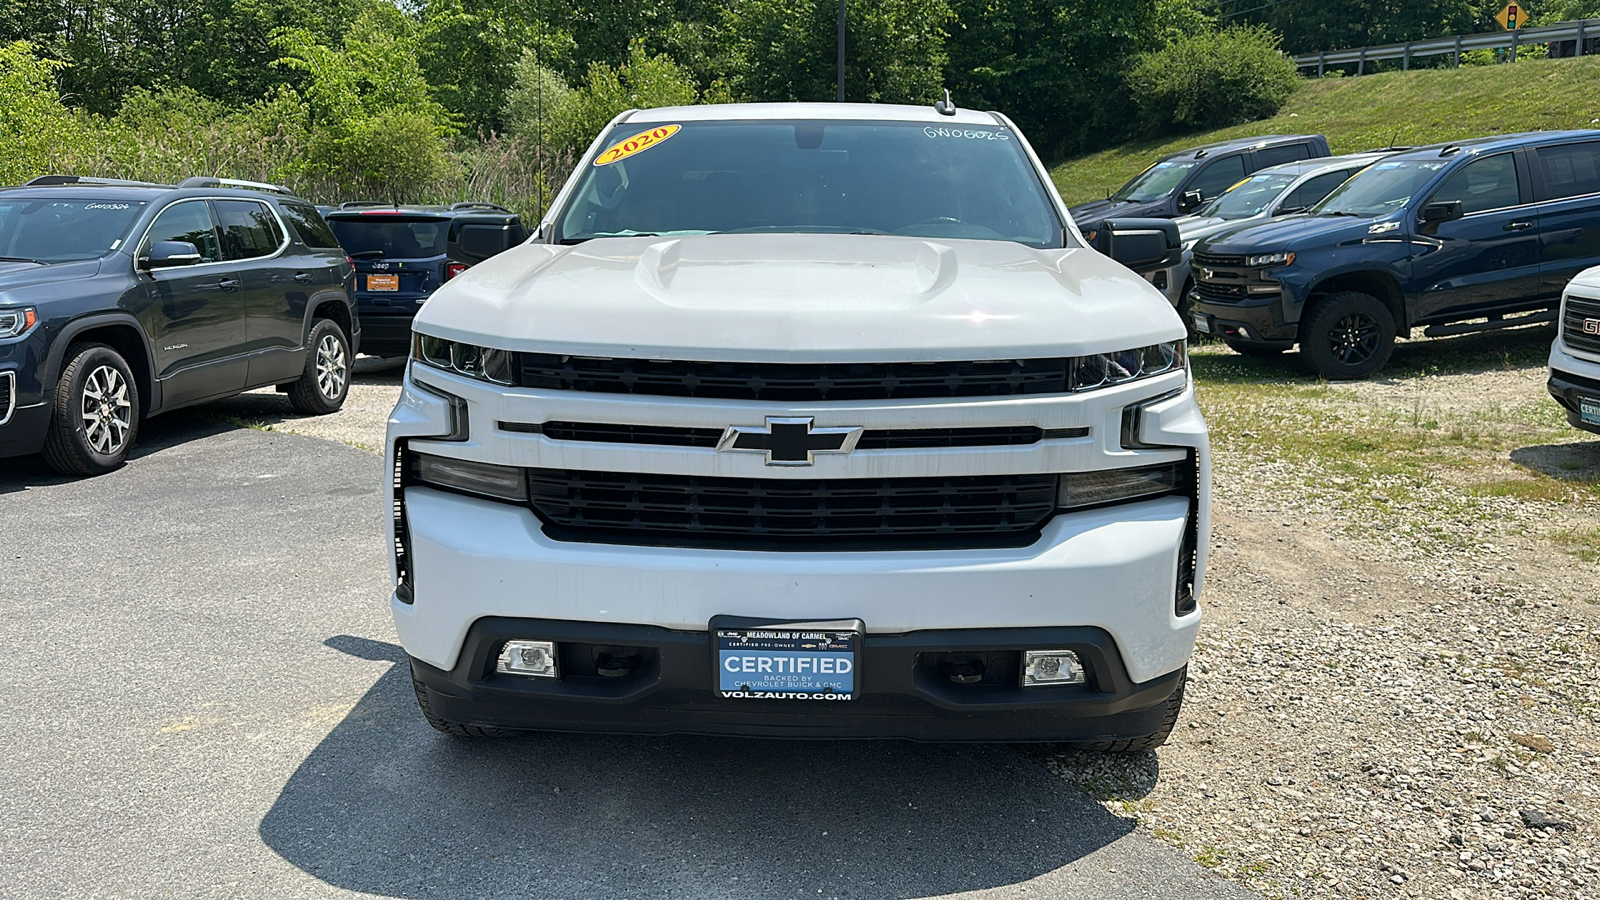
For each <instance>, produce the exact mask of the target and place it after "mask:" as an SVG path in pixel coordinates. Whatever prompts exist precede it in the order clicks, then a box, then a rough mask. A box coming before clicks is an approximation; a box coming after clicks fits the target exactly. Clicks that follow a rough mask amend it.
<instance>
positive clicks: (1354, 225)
mask: <svg viewBox="0 0 1600 900" xmlns="http://www.w3.org/2000/svg"><path fill="white" fill-rule="evenodd" d="M1377 221H1380V220H1378V219H1367V218H1356V217H1352V216H1305V215H1299V214H1294V215H1287V216H1276V217H1274V218H1271V219H1267V220H1266V221H1264V222H1262V223H1260V224H1259V225H1248V226H1246V227H1244V228H1240V229H1239V230H1237V231H1233V230H1228V229H1223V230H1222V231H1220V232H1219V233H1217V234H1214V235H1212V236H1211V237H1209V238H1205V239H1202V240H1201V241H1200V243H1198V244H1195V246H1194V250H1195V252H1196V253H1215V254H1229V255H1233V254H1246V255H1248V254H1251V253H1276V252H1278V251H1280V250H1300V249H1304V248H1306V247H1327V246H1331V245H1334V244H1342V243H1351V242H1359V241H1362V240H1365V239H1366V237H1367V234H1368V232H1367V228H1368V227H1369V226H1371V225H1372V224H1373V223H1374V222H1377Z"/></svg>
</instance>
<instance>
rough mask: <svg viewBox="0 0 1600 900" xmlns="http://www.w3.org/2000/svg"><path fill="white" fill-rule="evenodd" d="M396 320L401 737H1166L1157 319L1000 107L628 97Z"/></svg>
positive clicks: (1195, 542) (1143, 227) (1164, 356)
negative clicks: (531, 230)
mask: <svg viewBox="0 0 1600 900" xmlns="http://www.w3.org/2000/svg"><path fill="white" fill-rule="evenodd" d="M1118 227H1119V228H1123V229H1126V235H1127V241H1126V242H1119V241H1120V238H1117V239H1116V240H1113V242H1112V243H1111V244H1110V245H1109V246H1108V247H1107V249H1108V250H1110V251H1112V252H1113V253H1112V255H1115V256H1120V257H1121V258H1124V259H1129V260H1130V261H1134V262H1138V261H1139V260H1138V259H1136V257H1139V254H1140V253H1144V254H1145V258H1146V259H1148V260H1150V261H1151V262H1152V263H1153V264H1154V265H1160V266H1170V265H1171V264H1172V262H1173V261H1174V260H1175V259H1176V253H1177V250H1178V242H1177V228H1176V226H1175V225H1173V224H1172V223H1171V222H1170V221H1165V220H1150V219H1144V220H1131V221H1128V222H1124V223H1121V224H1120V225H1119V226H1118ZM1106 230H1107V231H1108V232H1111V233H1112V234H1113V236H1114V237H1116V236H1117V235H1120V234H1121V233H1120V232H1117V231H1114V230H1113V229H1106ZM1145 238H1152V239H1153V240H1154V243H1151V244H1150V245H1149V246H1150V248H1151V249H1146V250H1141V249H1140V247H1142V246H1144V243H1143V242H1144V239H1145ZM1119 248H1121V249H1119ZM414 329H415V332H416V335H415V348H414V351H413V355H412V358H411V361H410V363H409V365H408V367H407V370H406V376H405V381H404V387H403V390H402V393H401V397H400V400H399V403H398V404H397V405H396V407H395V409H394V412H393V414H392V416H391V418H390V421H389V433H388V441H387V454H388V463H389V466H390V472H391V473H392V478H391V480H390V483H389V485H388V491H389V497H390V499H391V501H392V509H393V517H392V520H391V523H390V529H389V532H390V537H391V538H392V542H391V544H390V547H391V554H392V556H391V561H392V565H393V569H392V571H393V575H394V577H395V589H394V594H393V597H392V601H391V608H392V611H393V614H394V617H395V621H396V624H397V627H398V631H399V635H400V639H401V643H402V644H403V645H404V647H405V650H406V652H407V653H408V654H409V655H410V659H411V672H412V676H413V681H414V684H415V688H416V694H417V700H418V702H419V704H420V705H421V708H422V711H423V713H424V715H425V716H426V717H427V719H428V721H429V722H430V723H431V724H432V725H433V726H434V727H435V728H437V729H439V730H441V731H444V732H447V733H452V734H461V735H481V734H490V733H496V732H499V731H503V730H515V729H551V730H573V731H610V732H648V733H667V732H699V733H717V734H746V735H768V736H811V737H866V736H881V737H899V738H913V739H934V740H985V741H1013V740H1046V741H1060V740H1070V741H1078V742H1083V743H1085V744H1086V745H1089V746H1097V747H1103V748H1107V749H1132V748H1140V747H1153V746H1156V745H1158V744H1160V743H1161V742H1162V741H1163V740H1164V739H1165V738H1166V736H1167V734H1168V732H1169V731H1170V730H1171V729H1172V726H1173V723H1174V721H1175V720H1176V718H1177V715H1178V709H1179V707H1180V705H1181V703H1182V698H1183V687H1184V678H1185V671H1186V669H1185V666H1186V663H1187V661H1188V659H1189V655H1190V652H1191V651H1192V649H1193V647H1194V643H1195V634H1196V631H1197V630H1198V628H1199V624H1200V611H1199V606H1198V605H1197V600H1198V597H1199V595H1200V589H1201V583H1202V580H1203V573H1204V571H1205V559H1206V544H1207V535H1208V533H1209V530H1210V484H1209V479H1210V475H1209V472H1210V469H1209V461H1208V450H1207V447H1208V445H1207V438H1206V427H1205V423H1204V421H1203V420H1202V418H1201V415H1200V411H1199V408H1198V407H1197V406H1196V404H1195V395H1194V388H1193V385H1192V383H1191V380H1190V377H1189V372H1188V366H1187V357H1186V354H1185V345H1184V326H1183V323H1182V321H1180V320H1179V318H1178V316H1177V314H1176V313H1175V312H1174V311H1173V309H1172V307H1171V305H1170V304H1168V303H1167V302H1166V300H1165V299H1164V298H1163V297H1162V296H1161V295H1160V294H1159V293H1158V292H1157V291H1156V290H1155V289H1154V288H1152V287H1151V286H1150V285H1149V284H1148V283H1147V282H1146V281H1144V280H1143V279H1142V278H1140V277H1139V276H1138V275H1136V274H1134V273H1133V272H1131V271H1129V269H1127V268H1124V266H1123V265H1120V264H1118V263H1117V262H1115V261H1114V260H1113V259H1111V258H1108V257H1107V256H1106V255H1102V254H1101V253H1099V252H1096V250H1095V249H1091V248H1090V247H1087V246H1085V245H1084V243H1083V240H1082V238H1081V237H1080V236H1079V235H1078V233H1077V231H1076V229H1075V228H1074V226H1073V225H1072V221H1071V219H1070V217H1069V216H1068V215H1067V211H1066V208H1065V206H1064V205H1063V204H1062V203H1061V200H1060V197H1059V196H1058V195H1057V194H1056V192H1055V190H1054V189H1053V188H1052V187H1051V183H1050V179H1049V177H1048V176H1047V174H1046V172H1045V169H1044V167H1043V166H1042V165H1041V164H1040V162H1039V160H1038V158H1037V157H1036V156H1035V155H1034V153H1033V151H1032V149H1031V148H1029V146H1028V144H1027V143H1026V142H1025V141H1024V140H1023V138H1022V134H1021V133H1020V132H1019V131H1017V129H1016V128H1015V127H1014V126H1013V125H1012V124H1011V123H1010V122H1009V121H1008V120H1007V119H1006V118H1005V117H1004V116H1001V115H999V114H997V113H979V112H972V111H963V110H956V109H955V108H954V107H953V106H951V105H949V104H948V103H941V104H940V106H939V108H938V110H937V111H936V110H935V109H930V108H919V107H903V106H873V105H850V104H833V103H829V104H773V105H762V104H754V105H722V106H702V107H685V108H670V109H652V110H646V111H630V112H627V113H624V114H623V115H621V116H619V117H618V118H617V119H616V120H614V121H613V122H612V123H611V124H610V125H609V126H608V127H607V128H606V130H605V131H604V132H603V133H602V135H601V136H600V137H599V139H598V140H597V141H596V142H595V143H594V145H593V146H592V147H591V148H590V149H589V151H588V152H587V153H586V154H585V155H584V157H583V158H582V159H581V160H580V161H579V164H578V166H577V169H576V170H575V172H574V173H573V175H572V177H571V179H570V180H569V181H568V182H567V184H566V186H565V187H564V188H563V189H562V190H561V192H560V194H558V196H557V197H556V198H555V201H554V203H553V205H552V207H551V209H550V212H549V213H548V215H547V217H546V218H545V220H544V221H543V222H542V223H541V224H540V226H539V229H538V231H537V232H536V234H535V235H534V237H533V239H532V240H530V241H529V242H528V243H526V244H523V245H521V246H519V247H516V248H513V249H511V250H509V251H507V252H505V253H502V254H500V255H498V256H495V257H494V258H492V259H489V260H487V261H485V262H483V263H481V264H479V265H477V266H475V267H473V268H472V269H470V270H468V271H467V272H465V273H464V274H462V275H459V276H457V277H456V278H454V279H453V280H451V281H450V282H449V283H448V284H446V285H445V286H444V287H443V288H441V289H440V290H439V291H438V292H437V293H436V294H434V296H433V298H432V299H431V300H429V301H428V303H427V304H426V305H424V306H423V307H422V308H421V309H420V310H419V311H418V312H417V316H416V322H415V326H414Z"/></svg>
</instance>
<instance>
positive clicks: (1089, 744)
mask: <svg viewBox="0 0 1600 900" xmlns="http://www.w3.org/2000/svg"><path fill="white" fill-rule="evenodd" d="M1188 683H1189V667H1188V666H1184V668H1183V671H1182V674H1180V675H1179V676H1178V685H1177V687H1175V688H1173V690H1172V693H1171V694H1170V695H1168V697H1167V699H1166V703H1165V705H1164V706H1162V708H1161V712H1162V716H1161V727H1160V728H1159V729H1157V730H1156V731H1154V732H1152V733H1150V734H1146V735H1143V736H1140V737H1133V738H1126V739H1124V740H1120V741H1073V742H1072V743H1070V744H1069V745H1068V746H1070V747H1071V748H1072V749H1074V750H1096V751H1099V752H1102V753H1138V752H1140V751H1144V750H1154V749H1156V748H1157V747H1159V746H1161V745H1162V744H1165V743H1166V742H1167V738H1168V737H1171V736H1172V729H1173V728H1175V727H1177V724H1178V713H1179V712H1181V711H1182V710H1183V688H1184V685H1186V684H1188Z"/></svg>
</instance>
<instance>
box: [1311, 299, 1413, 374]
mask: <svg viewBox="0 0 1600 900" xmlns="http://www.w3.org/2000/svg"><path fill="white" fill-rule="evenodd" d="M1394 336H1395V322H1394V314H1393V313H1391V312H1389V307H1387V306H1385V305H1384V304H1383V301H1381V300H1379V299H1378V298H1377V297H1374V296H1372V295H1371V294H1363V293H1361V292H1360V291H1340V292H1339V293H1337V294H1332V295H1330V296H1329V297H1327V298H1326V299H1324V300H1323V301H1322V302H1321V303H1318V304H1317V305H1316V306H1315V307H1313V308H1312V310H1311V318H1310V319H1308V320H1307V321H1306V325H1305V329H1304V330H1303V331H1302V332H1301V334H1300V358H1301V359H1302V360H1303V361H1304V362H1305V363H1306V365H1307V367H1308V368H1310V369H1311V371H1312V372H1314V373H1316V374H1318V375H1321V376H1322V377H1324V378H1327V379H1329V380H1330V381H1350V380H1353V379H1359V378H1367V377H1369V376H1371V375H1372V373H1374V372H1376V371H1378V370H1379V369H1381V368H1383V365H1384V363H1387V362H1388V361H1389V357H1390V355H1391V354H1393V353H1394Z"/></svg>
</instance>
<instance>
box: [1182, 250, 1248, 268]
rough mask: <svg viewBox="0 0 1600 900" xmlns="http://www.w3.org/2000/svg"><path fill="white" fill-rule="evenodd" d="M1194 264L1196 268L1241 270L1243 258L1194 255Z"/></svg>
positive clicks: (1207, 254) (1206, 254)
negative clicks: (1210, 267) (1214, 267)
mask: <svg viewBox="0 0 1600 900" xmlns="http://www.w3.org/2000/svg"><path fill="white" fill-rule="evenodd" d="M1194 264H1195V265H1197V266H1220V267H1226V268H1230V269H1231V268H1236V267H1237V268H1242V267H1243V266H1244V257H1242V256H1213V255H1211V254H1209V253H1196V254H1195V255H1194Z"/></svg>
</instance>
